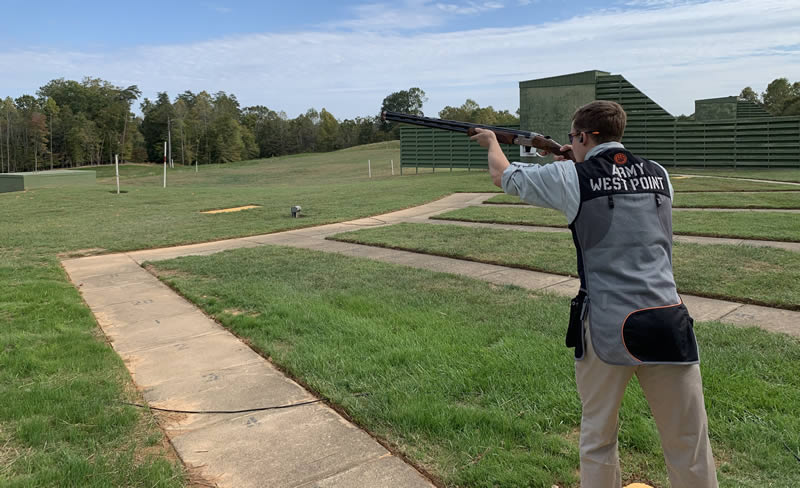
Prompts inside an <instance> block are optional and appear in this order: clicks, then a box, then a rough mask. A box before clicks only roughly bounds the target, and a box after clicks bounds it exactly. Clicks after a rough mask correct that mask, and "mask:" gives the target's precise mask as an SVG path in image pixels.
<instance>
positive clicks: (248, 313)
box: [222, 308, 261, 318]
mask: <svg viewBox="0 0 800 488" xmlns="http://www.w3.org/2000/svg"><path fill="white" fill-rule="evenodd" d="M222 313H226V314H228V315H232V316H234V317H238V316H240V315H244V316H245V317H254V318H255V317H259V316H260V315H261V314H260V313H258V312H253V311H247V310H240V309H238V308H226V309H225V310H223V311H222Z"/></svg>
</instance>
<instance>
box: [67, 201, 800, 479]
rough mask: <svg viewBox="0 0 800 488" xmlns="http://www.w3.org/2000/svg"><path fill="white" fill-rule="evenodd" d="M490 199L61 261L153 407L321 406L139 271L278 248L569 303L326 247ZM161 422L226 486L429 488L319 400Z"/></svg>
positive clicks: (444, 264) (779, 322)
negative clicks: (148, 265) (156, 264)
mask: <svg viewBox="0 0 800 488" xmlns="http://www.w3.org/2000/svg"><path fill="white" fill-rule="evenodd" d="M492 195H494V194H486V193H479V194H469V193H457V194H454V195H451V196H449V197H445V198H442V199H440V200H437V201H435V202H432V203H430V204H427V205H422V206H420V207H415V208H411V209H405V210H401V211H398V212H392V213H389V214H385V215H380V216H377V217H372V218H365V219H359V220H356V221H352V222H343V223H339V224H330V225H323V226H318V227H313V228H307V229H296V230H292V231H287V232H280V233H274V234H266V235H260V236H251V237H245V238H240V239H227V240H223V241H217V242H208V243H201V244H192V245H188V246H178V247H172V248H163V249H150V250H144V251H135V252H129V253H124V254H111V255H102V256H92V257H85V258H78V259H66V260H64V261H63V262H62V264H63V266H64V268H65V270H66V271H67V273H68V274H69V276H70V279H71V280H72V281H73V283H74V284H75V285H76V286H77V287H78V288H79V290H80V291H81V294H82V295H83V297H84V300H85V301H86V303H87V304H88V305H89V307H90V308H91V310H92V312H93V313H94V314H95V317H96V318H97V321H98V323H99V324H100V326H101V328H102V329H103V331H104V332H105V334H106V336H107V337H108V338H109V340H110V341H111V344H112V346H113V347H114V349H115V351H116V352H117V353H118V354H119V355H120V356H121V357H122V359H123V361H124V362H125V364H126V366H127V368H128V369H129V371H130V372H131V375H132V377H133V379H134V382H135V383H136V385H137V387H138V388H139V389H140V390H141V392H142V395H143V397H144V398H145V400H147V402H148V403H149V404H150V406H152V407H159V408H167V409H175V410H190V411H209V410H215V411H219V410H223V411H228V410H243V409H253V408H258V407H266V406H281V405H291V404H296V403H302V402H309V401H311V402H314V401H315V400H319V399H318V398H316V397H315V396H314V395H313V394H311V393H310V392H308V391H307V390H305V389H304V388H302V387H301V386H300V385H298V384H297V383H296V382H294V381H292V380H291V379H289V378H288V377H286V376H285V375H284V374H283V373H282V372H281V371H279V370H278V369H277V368H275V367H274V366H273V365H272V364H271V363H270V362H269V361H267V360H266V359H264V358H263V357H262V356H260V355H259V354H257V353H255V352H254V351H253V350H252V349H250V347H248V346H247V344H245V343H244V342H242V341H241V340H240V339H238V338H236V337H235V336H234V335H233V334H231V333H230V332H228V331H227V330H226V329H224V328H223V327H222V326H220V325H219V324H217V323H216V322H214V321H213V320H211V319H210V318H209V317H207V316H206V315H205V314H203V312H202V311H200V310H199V309H198V308H197V307H196V306H195V305H194V304H192V303H190V302H188V301H187V300H185V299H184V298H182V297H180V296H179V295H178V294H176V293H174V292H173V291H172V290H171V289H170V288H169V287H167V286H166V285H164V284H163V283H161V282H160V281H159V280H158V279H157V278H156V277H154V276H152V275H151V274H150V273H148V272H147V270H145V269H144V268H143V267H142V266H141V265H142V263H144V262H145V261H158V260H164V259H171V258H175V257H178V256H185V255H209V254H213V253H216V252H221V251H225V250H228V249H237V248H245V247H247V248H249V247H257V246H261V245H282V246H291V247H300V248H305V249H312V250H317V251H322V252H334V253H339V254H343V255H346V256H353V257H359V258H366V259H374V260H379V261H383V262H387V263H394V264H400V265H404V266H411V267H416V268H422V269H429V270H433V271H438V272H447V273H454V274H460V275H463V276H469V277H473V278H476V279H481V280H484V281H487V282H490V283H495V284H512V285H516V286H520V287H523V288H527V289H531V290H538V291H541V292H544V293H552V294H556V295H560V296H574V295H575V293H576V292H577V288H578V280H576V279H575V278H570V277H567V276H560V275H553V274H548V273H538V272H534V271H527V270H522V269H515V268H508V267H504V266H497V265H492V264H484V263H477V262H470V261H463V260H459V259H453V258H445V257H438V256H431V255H427V254H420V253H415V252H408V251H398V250H392V249H385V248H380V247H373V246H364V245H359V244H351V243H343V242H337V241H332V240H328V239H327V237H329V236H332V235H334V234H337V233H341V232H345V231H349V230H353V229H358V228H364V227H365V226H381V225H389V224H393V223H398V222H425V223H431V224H444V223H448V224H449V222H446V221H435V220H429V219H428V217H430V216H432V215H437V214H439V213H442V212H446V211H449V210H453V209H458V208H463V207H466V206H471V205H480V204H481V202H482V201H483V200H485V199H486V198H487V197H489V196H492ZM459 225H461V224H459ZM489 225H491V224H481V226H489ZM495 227H500V226H495ZM505 227H506V226H503V228H505ZM513 227H514V228H517V227H519V226H513ZM739 243H740V244H741V242H739ZM683 299H684V302H685V303H686V305H687V307H688V308H689V310H690V312H691V313H692V314H693V315H694V316H695V318H696V319H697V320H698V321H701V320H703V321H710V320H721V321H724V322H728V323H733V324H736V325H742V326H757V327H762V328H764V329H767V330H771V331H775V332H781V333H786V334H789V335H793V336H795V337H800V312H794V311H788V310H779V309H773V308H769V307H759V306H754V305H744V304H741V303H735V302H729V301H722V300H713V299H708V298H702V297H694V296H687V295H684V296H683ZM158 418H159V423H160V425H161V426H162V428H163V429H164V430H165V432H166V433H167V435H168V437H169V439H170V441H171V442H172V444H173V446H174V447H175V449H176V451H177V453H178V455H179V456H180V458H181V459H182V461H183V462H184V463H185V464H186V465H187V466H191V467H193V468H195V469H198V470H199V472H200V474H201V475H202V476H203V477H204V479H207V480H212V481H213V482H214V483H216V485H217V486H220V487H229V486H230V487H257V486H271V487H299V486H304V487H311V486H315V487H363V486H369V487H432V486H434V485H433V484H432V483H431V481H430V480H428V479H427V478H425V477H424V476H423V475H422V474H420V472H419V471H417V470H416V469H415V468H414V467H412V466H410V465H409V464H407V463H405V462H404V461H403V460H401V459H399V458H398V457H396V456H394V455H393V454H392V453H391V452H389V451H388V450H387V449H386V448H385V447H383V446H382V445H381V444H380V443H378V442H377V441H376V440H374V439H373V438H372V437H371V436H370V435H369V434H368V433H366V432H364V431H362V430H361V429H359V428H358V427H356V426H354V425H353V424H351V423H350V422H348V421H347V420H345V419H344V418H343V417H342V416H341V415H339V414H338V413H337V412H335V411H334V410H332V409H331V408H329V407H328V406H326V405H325V404H324V403H322V402H320V401H317V402H316V403H311V404H305V405H300V406H295V407H291V408H285V409H277V410H265V411H255V412H246V413H214V414H197V413H182V414H175V413H168V414H158Z"/></svg>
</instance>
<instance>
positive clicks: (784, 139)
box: [400, 70, 800, 169]
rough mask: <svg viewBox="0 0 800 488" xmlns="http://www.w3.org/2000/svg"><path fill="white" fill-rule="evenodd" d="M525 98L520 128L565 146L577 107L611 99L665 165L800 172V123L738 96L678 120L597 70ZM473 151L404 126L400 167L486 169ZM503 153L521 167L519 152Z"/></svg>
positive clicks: (637, 148) (525, 87)
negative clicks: (738, 167) (763, 168)
mask: <svg viewBox="0 0 800 488" xmlns="http://www.w3.org/2000/svg"><path fill="white" fill-rule="evenodd" d="M519 99H520V127H521V128H522V129H523V130H532V131H536V132H539V133H541V134H545V135H549V136H551V137H552V138H553V139H555V140H556V141H558V142H561V143H566V142H567V133H568V132H569V130H570V123H571V121H572V114H573V113H574V112H575V110H576V109H577V108H578V107H580V106H581V105H584V104H586V103H589V102H591V101H592V100H611V101H614V102H617V103H619V104H620V105H622V106H623V107H624V108H625V112H627V114H628V126H627V128H626V130H625V135H624V137H623V139H622V142H623V144H625V147H627V148H628V149H630V150H631V151H632V152H634V153H636V154H639V155H641V156H644V157H647V158H649V159H653V160H655V161H658V162H659V163H662V164H664V165H671V166H733V167H736V166H777V167H800V117H797V116H792V117H775V116H772V115H770V114H769V113H767V112H766V111H765V110H764V109H763V108H761V107H760V106H759V105H756V104H754V103H751V102H746V101H742V100H739V99H738V97H736V96H731V97H721V98H708V99H705V100H697V101H695V114H694V117H693V119H692V120H678V118H676V117H674V116H673V115H671V114H670V113H669V112H667V111H666V110H664V109H663V108H662V107H661V106H659V105H658V104H657V103H656V102H654V101H653V100H651V99H650V98H649V97H648V96H647V95H645V94H644V93H643V92H642V91H640V90H639V89H638V88H636V87H635V86H633V85H632V84H631V83H630V82H628V80H626V79H625V78H624V77H623V76H622V75H613V74H610V73H608V72H606V71H597V70H592V71H584V72H581V73H572V74H568V75H561V76H553V77H549V78H540V79H536V80H528V81H522V82H520V84H519ZM470 146H474V143H471V142H470V141H469V140H468V139H467V138H466V137H464V136H463V135H462V134H453V133H446V132H445V131H441V130H437V129H427V128H415V127H414V128H412V127H403V128H402V129H401V130H400V162H401V168H403V167H405V168H408V167H410V166H411V167H413V166H416V167H433V168H434V169H439V168H444V169H446V168H481V169H485V168H486V159H485V155H486V151H485V150H481V148H477V149H476V148H471V147H470ZM503 149H504V151H505V153H506V155H507V156H509V158H510V159H511V160H517V161H519V160H520V157H519V148H518V147H516V146H508V147H504V148H503ZM528 161H530V160H528ZM534 161H537V162H539V161H547V159H545V160H542V159H534Z"/></svg>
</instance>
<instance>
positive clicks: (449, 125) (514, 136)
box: [381, 111, 575, 161]
mask: <svg viewBox="0 0 800 488" xmlns="http://www.w3.org/2000/svg"><path fill="white" fill-rule="evenodd" d="M381 120H386V121H391V122H403V123H406V124H412V125H420V126H422V127H432V128H434V129H443V130H449V131H453V132H463V133H465V134H467V135H468V136H473V135H475V134H476V133H477V132H476V131H475V129H487V130H490V131H492V132H494V134H495V136H497V142H500V143H503V144H516V145H518V146H523V147H526V148H529V149H530V148H536V149H539V150H542V151H547V152H549V153H551V154H555V155H556V156H563V157H565V158H567V159H570V160H572V161H575V156H574V155H573V154H572V151H561V144H559V143H557V142H556V141H554V140H553V139H551V138H550V136H543V135H541V134H537V133H536V132H529V131H524V130H516V129H506V128H503V127H494V126H491V125H481V124H471V123H469V122H458V121H455V120H446V119H434V118H433V117H420V116H418V115H410V114H404V113H400V112H389V111H383V112H382V113H381Z"/></svg>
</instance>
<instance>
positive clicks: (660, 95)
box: [0, 0, 800, 118]
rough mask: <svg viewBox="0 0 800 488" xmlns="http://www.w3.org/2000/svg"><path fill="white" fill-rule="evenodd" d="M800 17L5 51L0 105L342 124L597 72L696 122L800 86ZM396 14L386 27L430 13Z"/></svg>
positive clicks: (782, 12) (773, 11)
mask: <svg viewBox="0 0 800 488" xmlns="http://www.w3.org/2000/svg"><path fill="white" fill-rule="evenodd" d="M417 3H419V4H423V5H431V2H424V1H418V2H417ZM373 5H375V4H373ZM464 5H467V4H464ZM480 5H484V6H485V5H486V4H485V2H484V3H480ZM798 7H800V1H798V0H762V1H759V2H752V1H749V0H718V1H708V2H703V3H699V4H697V3H695V4H681V5H668V6H663V7H657V8H656V7H654V8H634V9H629V10H617V11H604V12H599V13H592V14H587V15H584V16H581V17H576V18H572V19H569V20H566V21H561V22H558V23H555V22H554V23H544V24H534V25H522V26H519V27H514V28H503V29H495V28H493V29H474V30H464V31H457V32H448V33H429V32H422V33H420V32H409V31H402V30H394V31H389V32H377V31H373V30H363V31H362V30H354V31H349V30H344V31H342V30H336V29H334V30H320V31H316V32H300V33H290V34H259V35H246V36H235V37H228V38H223V39H215V40H209V41H205V42H200V43H193V44H178V45H166V46H141V47H137V48H134V49H128V50H122V51H117V52H114V53H110V54H102V53H82V52H60V51H57V50H51V51H33V50H26V51H12V52H0V71H1V72H6V73H11V72H13V73H15V76H14V77H13V79H10V78H9V77H5V78H4V79H0V96H4V95H5V94H7V93H8V92H9V91H11V93H10V94H12V95H14V96H18V95H19V94H21V93H23V92H24V93H31V92H32V91H33V90H34V89H35V88H33V87H38V86H41V85H42V84H44V83H46V82H47V81H49V80H50V79H52V78H58V77H67V78H73V79H80V78H82V77H83V76H85V75H92V76H99V77H102V78H104V79H107V80H109V81H111V82H112V83H115V84H119V85H128V84H134V83H135V84H138V85H139V86H140V88H142V90H143V91H144V93H145V95H147V96H150V97H152V96H154V95H155V92H156V91H164V90H167V91H168V92H169V93H170V95H172V96H175V95H176V94H178V93H180V92H182V91H184V90H187V89H190V90H194V91H198V90H203V89H205V90H208V91H211V92H213V91H217V90H225V91H227V92H232V93H235V94H236V95H237V97H238V98H239V100H240V101H241V102H242V104H244V105H254V104H263V105H267V106H269V107H270V108H274V109H279V110H285V111H286V112H287V113H288V114H289V115H290V116H294V115H296V114H298V113H301V112H303V111H305V109H306V108H308V107H312V106H313V107H316V108H317V109H320V108H322V107H325V108H327V109H328V110H329V111H331V112H332V113H333V114H334V115H336V116H337V117H339V118H344V117H348V118H350V117H354V116H357V115H367V114H374V113H376V112H377V111H378V108H379V106H380V102H381V100H382V99H383V97H384V96H386V95H388V94H389V93H391V92H393V91H397V90H400V89H407V88H409V87H412V86H418V87H420V88H422V89H424V90H425V91H426V92H427V94H428V97H429V102H428V104H426V106H425V112H426V113H428V114H435V113H436V112H437V111H438V110H439V109H441V108H442V107H444V106H445V105H460V104H462V103H463V102H464V100H465V99H466V98H468V97H469V98H472V99H474V100H476V101H477V102H478V103H480V104H481V105H490V104H491V105H493V106H495V107H496V108H507V109H510V110H512V111H513V110H515V109H516V108H517V107H518V104H519V89H518V84H517V83H518V82H519V81H523V80H529V79H534V78H539V77H544V76H553V75H559V74H565V73H571V72H576V71H584V70H588V69H600V70H605V71H611V72H614V73H620V74H623V75H624V76H625V77H626V78H627V79H628V80H630V81H631V82H632V83H634V84H635V85H637V86H638V87H639V88H641V89H642V90H644V91H645V92H646V93H648V94H649V95H650V96H651V98H653V99H654V100H655V101H656V102H658V103H660V104H661V105H662V106H663V107H664V108H666V109H667V110H669V111H671V112H672V113H674V114H680V113H690V112H692V111H693V109H694V108H693V101H694V100H695V99H697V98H707V97H718V96H726V95H733V94H738V93H739V91H740V90H741V89H742V88H743V87H744V86H746V85H751V86H753V87H754V88H755V89H756V90H763V89H764V87H766V84H767V83H768V82H770V81H772V80H773V79H775V78H778V77H784V76H785V77H788V78H789V79H790V80H800V29H797V26H798V25H800V8H798ZM362 8H371V7H369V6H363V7H362ZM654 9H655V10H654ZM386 15H388V16H389V17H386V18H385V21H386V22H389V21H390V19H391V18H393V19H394V20H393V21H401V20H402V21H407V20H408V19H409V18H413V15H423V14H415V13H413V12H412V13H409V12H407V11H405V10H402V9H398V10H397V11H396V12H394V13H391V12H389V13H387V14H386ZM450 15H456V14H450ZM392 16H394V17H392ZM359 18H360V17H356V18H355V19H354V21H356V20H358V19H359ZM424 18H425V17H424V15H423V17H421V19H424ZM433 19H434V17H431V18H429V19H428V22H434V21H435V20H433ZM753 19H757V21H754V20H753ZM371 22H372V24H370V25H373V26H374V25H376V24H375V23H374V22H375V19H372V20H371ZM430 25H432V24H430ZM600 26H602V28H601V27H600ZM12 83H13V84H12ZM16 88H18V89H19V91H17V92H16V94H15V91H14V90H15V89H16Z"/></svg>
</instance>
